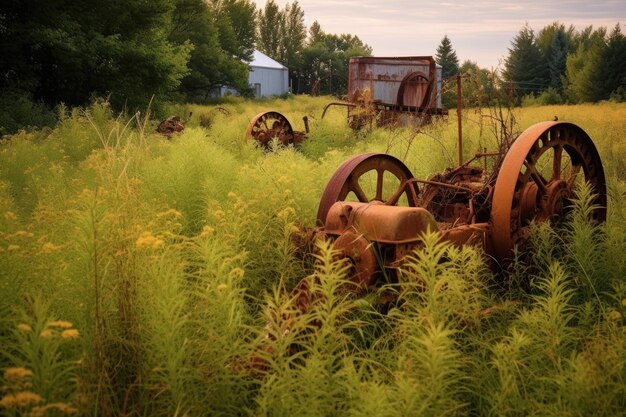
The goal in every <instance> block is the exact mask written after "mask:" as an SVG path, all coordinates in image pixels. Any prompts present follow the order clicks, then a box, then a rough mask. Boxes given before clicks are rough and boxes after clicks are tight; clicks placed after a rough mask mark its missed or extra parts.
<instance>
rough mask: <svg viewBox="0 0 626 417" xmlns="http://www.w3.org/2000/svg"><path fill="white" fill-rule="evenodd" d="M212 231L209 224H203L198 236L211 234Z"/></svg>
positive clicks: (213, 230)
mask: <svg viewBox="0 0 626 417" xmlns="http://www.w3.org/2000/svg"><path fill="white" fill-rule="evenodd" d="M213 232H215V229H214V228H212V227H211V226H204V227H203V228H202V232H201V233H200V237H205V236H209V235H211V234H213Z"/></svg>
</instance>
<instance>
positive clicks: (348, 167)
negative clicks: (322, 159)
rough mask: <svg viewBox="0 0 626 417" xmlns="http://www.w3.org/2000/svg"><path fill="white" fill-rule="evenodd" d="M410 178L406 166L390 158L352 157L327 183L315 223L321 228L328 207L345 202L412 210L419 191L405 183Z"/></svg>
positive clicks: (375, 154)
mask: <svg viewBox="0 0 626 417" xmlns="http://www.w3.org/2000/svg"><path fill="white" fill-rule="evenodd" d="M412 178H413V174H411V171H410V170H409V169H408V168H407V167H406V165H404V164H403V163H402V162H401V161H400V160H399V159H397V158H395V157H393V156H391V155H387V154H384V153H365V154H361V155H357V156H355V157H352V158H350V159H348V160H347V161H345V162H344V163H343V164H342V165H341V166H340V167H339V168H338V169H337V171H335V173H334V174H333V176H332V177H331V178H330V181H328V184H327V185H326V189H325V190H324V193H323V194H322V199H321V200H320V205H319V209H318V211H317V222H318V224H320V225H324V223H325V222H326V216H327V215H328V211H329V210H330V208H331V206H332V205H333V204H334V203H336V202H337V201H344V200H346V199H347V198H351V199H356V201H360V202H362V203H371V202H378V203H381V204H387V205H390V206H395V205H399V204H405V205H408V206H410V207H416V206H417V205H418V197H417V196H418V194H419V190H418V188H417V185H416V184H415V183H414V182H412V181H409V180H410V179H412ZM403 197H404V199H403Z"/></svg>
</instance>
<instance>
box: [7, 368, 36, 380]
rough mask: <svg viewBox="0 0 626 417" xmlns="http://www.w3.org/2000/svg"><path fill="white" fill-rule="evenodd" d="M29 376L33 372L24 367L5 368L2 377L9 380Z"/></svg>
mask: <svg viewBox="0 0 626 417" xmlns="http://www.w3.org/2000/svg"><path fill="white" fill-rule="evenodd" d="M31 376H33V372H32V371H31V370H29V369H26V368H7V369H5V370H4V378H5V379H7V380H9V381H19V380H20V379H24V378H28V377H31Z"/></svg>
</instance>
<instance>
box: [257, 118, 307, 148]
mask: <svg viewBox="0 0 626 417" xmlns="http://www.w3.org/2000/svg"><path fill="white" fill-rule="evenodd" d="M305 118H306V116H305ZM305 126H308V125H307V120H305ZM307 130H308V127H307ZM246 138H248V139H254V140H256V141H258V142H259V143H260V144H261V145H262V146H263V147H264V148H269V146H270V142H271V141H272V139H273V138H278V141H279V142H280V143H281V144H282V145H284V146H287V145H290V144H292V145H297V144H299V143H301V142H302V141H303V140H304V139H305V138H306V133H305V132H296V131H294V130H293V128H292V127H291V123H289V120H287V118H286V117H285V116H283V115H282V114H281V113H279V112H277V111H266V112H261V113H259V114H257V115H256V116H254V117H253V118H252V120H250V123H249V124H248V128H247V129H246Z"/></svg>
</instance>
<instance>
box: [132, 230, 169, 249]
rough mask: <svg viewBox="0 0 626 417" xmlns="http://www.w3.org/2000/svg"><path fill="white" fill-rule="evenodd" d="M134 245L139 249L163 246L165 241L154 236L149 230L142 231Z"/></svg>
mask: <svg viewBox="0 0 626 417" xmlns="http://www.w3.org/2000/svg"><path fill="white" fill-rule="evenodd" d="M135 246H137V247H138V248H140V249H143V248H160V247H162V246H165V242H164V241H163V240H161V239H159V238H156V237H154V236H153V235H152V233H150V232H143V233H142V234H141V236H140V237H139V238H137V240H136V241H135Z"/></svg>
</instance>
